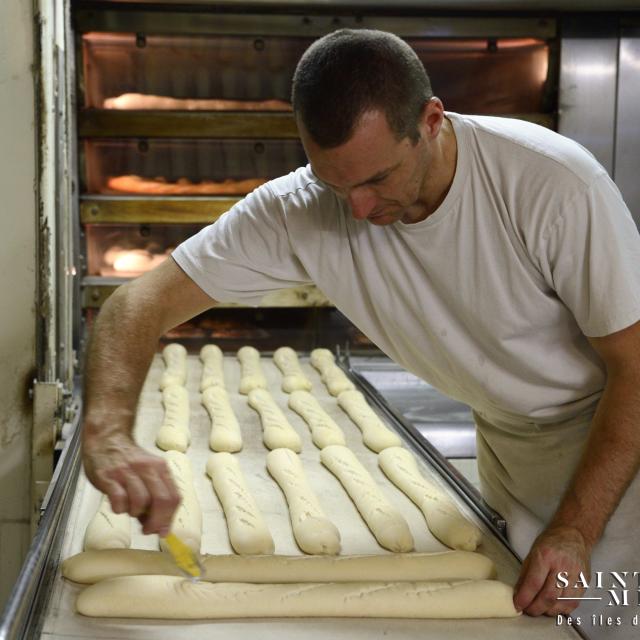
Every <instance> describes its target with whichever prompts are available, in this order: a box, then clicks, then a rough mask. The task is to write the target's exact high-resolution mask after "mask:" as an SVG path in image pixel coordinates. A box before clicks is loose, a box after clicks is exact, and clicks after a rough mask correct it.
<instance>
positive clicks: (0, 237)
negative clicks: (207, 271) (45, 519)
mask: <svg viewBox="0 0 640 640" xmlns="http://www.w3.org/2000/svg"><path fill="white" fill-rule="evenodd" d="M32 64H33V9H32V3H31V1H30V0H1V2H0V409H1V411H0V610H1V609H2V607H3V606H4V603H5V600H6V598H7V596H8V595H9V592H10V590H11V587H12V585H13V583H14V581H15V578H16V576H17V574H18V571H19V569H20V566H21V564H22V560H23V558H24V554H25V552H26V550H27V548H28V545H29V542H30V540H29V515H30V504H29V493H30V484H31V479H30V459H31V455H30V446H31V442H30V429H31V403H30V401H29V398H28V389H29V386H30V384H31V380H32V379H33V377H34V375H35V312H34V311H35V310H34V300H35V253H36V197H35V187H34V185H35V182H36V160H35V112H34V88H33V75H32V70H31V65H32Z"/></svg>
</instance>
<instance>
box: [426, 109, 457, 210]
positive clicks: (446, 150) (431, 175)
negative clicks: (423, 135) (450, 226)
mask: <svg viewBox="0 0 640 640" xmlns="http://www.w3.org/2000/svg"><path fill="white" fill-rule="evenodd" d="M457 158H458V143H457V140H456V134H455V132H454V130H453V125H452V124H451V121H450V120H449V119H448V118H445V119H444V121H443V123H442V128H441V129H440V134H439V135H438V137H437V138H436V140H435V144H434V146H433V150H432V157H431V158H430V159H429V165H428V168H427V176H426V179H425V182H424V184H423V187H422V192H421V199H420V204H421V205H422V206H423V208H424V212H423V216H422V218H421V219H422V220H424V219H425V218H428V217H429V216H430V215H431V214H432V213H434V212H435V211H436V210H437V209H438V207H439V206H440V205H441V204H442V203H443V202H444V199H445V198H446V197H447V194H448V193H449V189H450V188H451V185H452V184H453V178H454V177H455V174H456V163H457Z"/></svg>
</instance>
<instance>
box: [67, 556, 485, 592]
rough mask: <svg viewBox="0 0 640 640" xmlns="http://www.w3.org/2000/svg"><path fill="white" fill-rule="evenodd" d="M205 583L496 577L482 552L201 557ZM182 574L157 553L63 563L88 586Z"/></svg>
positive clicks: (72, 577) (71, 575) (83, 558)
mask: <svg viewBox="0 0 640 640" xmlns="http://www.w3.org/2000/svg"><path fill="white" fill-rule="evenodd" d="M201 561H202V564H203V566H204V574H203V576H202V579H203V580H208V581H209V582H260V583H264V582H281V583H287V582H357V581H358V580H363V579H366V580H370V581H380V582H403V581H424V580H462V579H469V580H485V579H489V578H493V577H495V575H496V569H495V565H494V564H493V562H492V561H491V560H490V559H489V558H487V557H486V556H483V555H482V554H480V553H472V552H470V551H440V552H437V553H385V554H378V555H355V556H276V555H259V556H237V555H234V554H231V555H215V556H204V557H202V558H201ZM151 574H153V575H182V574H181V573H180V571H179V569H178V568H177V567H176V564H175V562H174V561H173V560H172V559H171V558H169V557H168V556H167V555H166V554H164V553H160V552H158V551H142V550H140V549H110V550H105V551H86V552H84V553H78V554H76V555H75V556H71V557H70V558H67V559H66V560H65V561H64V562H63V563H62V575H63V576H64V577H65V578H67V579H68V580H73V581H74V582H80V583H83V584H92V583H94V582H99V581H100V580H105V579H106V578H115V577H118V576H133V575H151Z"/></svg>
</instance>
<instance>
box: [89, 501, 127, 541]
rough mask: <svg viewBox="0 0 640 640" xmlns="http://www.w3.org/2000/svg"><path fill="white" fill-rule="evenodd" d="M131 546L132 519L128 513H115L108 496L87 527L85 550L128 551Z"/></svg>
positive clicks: (101, 502)
mask: <svg viewBox="0 0 640 640" xmlns="http://www.w3.org/2000/svg"><path fill="white" fill-rule="evenodd" d="M130 546H131V519H130V518H129V514H128V513H114V512H113V511H112V509H111V503H110V502H109V498H108V497H107V496H106V495H103V496H102V499H101V500H100V507H99V508H98V510H97V511H96V513H95V515H94V516H93V518H91V521H90V522H89V524H88V525H87V529H86V531H85V533H84V546H83V548H84V550H85V551H90V550H99V549H128V548H129V547H130Z"/></svg>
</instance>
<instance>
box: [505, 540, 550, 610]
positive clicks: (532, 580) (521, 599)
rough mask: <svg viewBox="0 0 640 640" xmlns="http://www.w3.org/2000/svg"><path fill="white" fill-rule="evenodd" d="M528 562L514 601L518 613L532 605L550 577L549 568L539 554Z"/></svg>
mask: <svg viewBox="0 0 640 640" xmlns="http://www.w3.org/2000/svg"><path fill="white" fill-rule="evenodd" d="M534 553H535V552H534ZM527 560H528V562H527V561H525V564H524V566H523V567H522V571H521V572H520V580H519V581H518V582H519V585H520V586H519V588H518V590H517V592H516V595H515V597H514V599H513V604H514V606H515V608H516V609H517V610H518V611H523V610H525V609H527V607H529V605H531V603H532V602H533V601H534V600H535V598H536V596H537V595H538V593H539V592H540V590H541V589H542V587H543V586H544V584H545V582H546V580H547V577H548V576H549V566H548V565H547V563H546V562H544V561H543V559H542V558H541V557H540V555H539V554H536V555H535V556H532V557H531V558H527ZM527 613H528V611H527Z"/></svg>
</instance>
